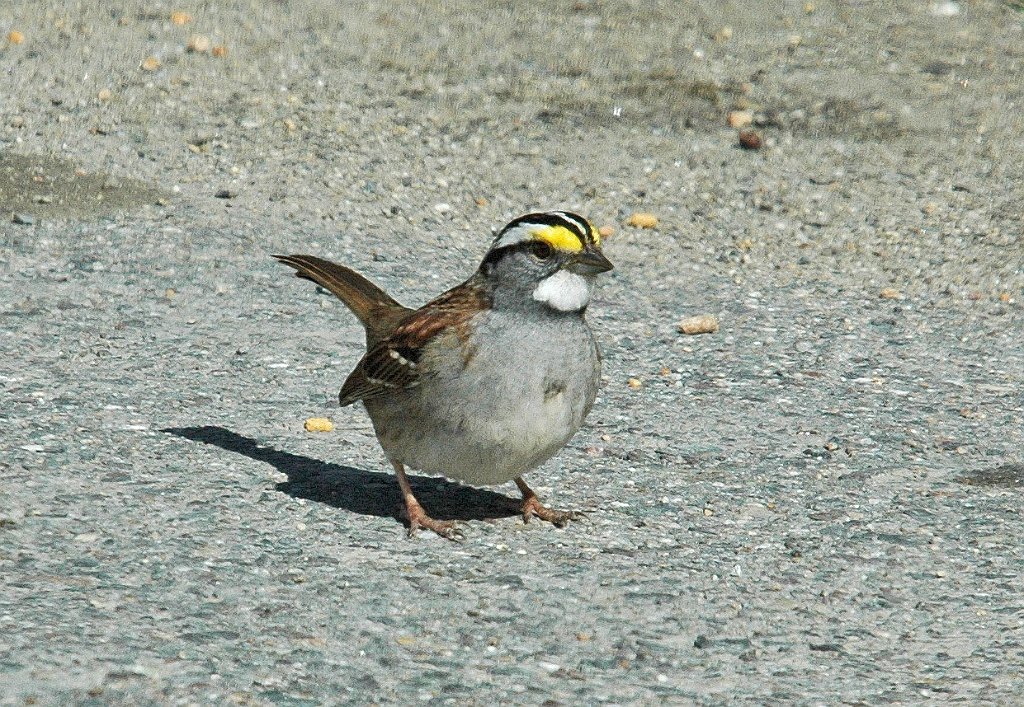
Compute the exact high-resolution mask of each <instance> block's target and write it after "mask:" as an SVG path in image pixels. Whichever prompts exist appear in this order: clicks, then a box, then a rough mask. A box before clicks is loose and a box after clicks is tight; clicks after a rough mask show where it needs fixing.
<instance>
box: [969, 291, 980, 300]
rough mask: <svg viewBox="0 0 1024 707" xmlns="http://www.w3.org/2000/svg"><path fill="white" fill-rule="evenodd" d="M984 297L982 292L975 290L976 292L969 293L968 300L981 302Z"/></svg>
mask: <svg viewBox="0 0 1024 707" xmlns="http://www.w3.org/2000/svg"><path fill="white" fill-rule="evenodd" d="M982 296H983V295H982V294H981V293H980V292H978V291H977V290H974V291H972V292H969V293H968V294H967V299H969V300H971V301H972V302H978V301H980V300H981V298H982Z"/></svg>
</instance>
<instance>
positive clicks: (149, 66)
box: [140, 56, 160, 71]
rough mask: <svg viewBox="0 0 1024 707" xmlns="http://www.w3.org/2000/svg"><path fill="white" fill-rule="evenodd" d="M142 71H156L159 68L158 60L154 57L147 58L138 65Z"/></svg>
mask: <svg viewBox="0 0 1024 707" xmlns="http://www.w3.org/2000/svg"><path fill="white" fill-rule="evenodd" d="M140 66H141V67H142V70H143V71H156V70H157V69H159V68H160V60H159V59H157V58H156V57H155V56H147V57H146V58H145V59H143V60H142V64H140Z"/></svg>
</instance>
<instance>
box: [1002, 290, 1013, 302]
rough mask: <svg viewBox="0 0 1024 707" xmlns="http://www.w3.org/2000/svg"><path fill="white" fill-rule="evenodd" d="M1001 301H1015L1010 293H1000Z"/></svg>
mask: <svg viewBox="0 0 1024 707" xmlns="http://www.w3.org/2000/svg"><path fill="white" fill-rule="evenodd" d="M999 301H1000V302H1012V301H1013V299H1012V298H1011V297H1010V293H1009V292H1000V293H999Z"/></svg>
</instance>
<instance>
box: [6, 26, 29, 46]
mask: <svg viewBox="0 0 1024 707" xmlns="http://www.w3.org/2000/svg"><path fill="white" fill-rule="evenodd" d="M7 41H8V42H10V43H11V44H21V43H22V42H24V41H25V35H24V34H22V33H21V32H19V31H18V30H16V29H12V30H11V31H10V32H8V33H7Z"/></svg>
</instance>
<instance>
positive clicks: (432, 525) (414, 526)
mask: <svg viewBox="0 0 1024 707" xmlns="http://www.w3.org/2000/svg"><path fill="white" fill-rule="evenodd" d="M403 515H405V518H406V520H408V521H409V537H410V538H411V537H412V536H414V535H415V534H416V531H417V530H419V529H420V528H423V529H424V530H432V531H434V532H435V533H437V534H438V535H440V536H441V537H442V538H444V539H445V540H452V541H454V542H461V541H462V540H465V537H466V536H465V535H464V534H463V533H462V531H461V530H459V528H458V526H457V525H456V524H455V521H453V520H435V519H434V518H431V517H430V516H428V515H427V512H426V511H424V510H423V506H421V505H420V504H418V503H417V504H416V505H414V506H413V505H407V506H406V507H405V513H404V514H403Z"/></svg>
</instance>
